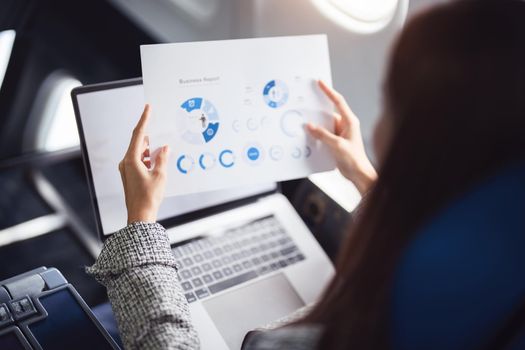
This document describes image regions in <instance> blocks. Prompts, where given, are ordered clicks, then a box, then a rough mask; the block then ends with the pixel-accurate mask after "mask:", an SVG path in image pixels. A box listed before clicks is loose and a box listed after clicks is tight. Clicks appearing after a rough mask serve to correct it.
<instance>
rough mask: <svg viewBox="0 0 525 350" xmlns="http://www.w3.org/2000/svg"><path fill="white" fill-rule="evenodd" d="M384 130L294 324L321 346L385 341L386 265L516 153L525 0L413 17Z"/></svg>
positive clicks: (450, 7) (523, 87)
mask: <svg viewBox="0 0 525 350" xmlns="http://www.w3.org/2000/svg"><path fill="white" fill-rule="evenodd" d="M385 100H386V115H387V118H392V124H393V125H394V129H395V131H394V135H393V137H392V141H391V144H390V147H389V150H388V152H387V154H386V156H385V157H384V159H383V160H382V162H381V164H380V167H379V179H378V181H377V183H376V184H375V186H374V188H373V189H372V190H371V191H370V192H369V194H368V196H367V197H366V198H365V200H364V203H363V205H362V208H361V210H360V212H359V213H358V216H357V220H356V222H355V223H354V225H353V227H352V228H351V232H350V234H349V236H348V239H347V240H346V241H345V243H344V245H343V247H342V249H341V252H340V255H339V259H338V261H337V264H336V270H337V274H336V277H335V278H334V280H333V281H332V282H331V284H330V285H329V286H328V288H327V290H326V292H325V295H324V296H323V298H322V299H321V300H320V302H319V304H318V305H317V306H316V307H315V309H314V310H313V312H312V313H311V314H310V315H309V316H308V317H307V318H306V319H305V320H304V321H303V322H314V323H319V324H322V325H324V327H325V333H324V335H323V337H322V339H321V342H320V344H319V348H320V349H377V348H385V347H388V345H389V339H388V326H389V325H388V319H389V307H388V306H389V305H388V297H389V293H390V290H391V287H392V283H393V276H394V273H395V269H396V264H397V262H398V260H399V258H400V256H401V255H402V253H403V250H404V249H405V248H406V247H407V245H408V243H409V242H410V240H411V239H412V238H413V237H414V235H415V234H416V232H417V230H418V228H419V227H420V226H421V225H422V224H424V223H425V222H426V221H428V220H430V219H431V217H432V215H433V214H434V213H436V211H437V210H439V209H440V208H442V207H444V206H445V205H446V204H447V203H448V202H450V201H451V200H452V199H453V198H455V197H457V196H460V195H461V194H462V193H463V192H465V191H467V190H468V189H469V188H470V187H472V186H474V185H475V184H476V183H478V182H480V181H481V180H482V179H484V178H485V177H488V176H489V175H491V174H493V173H495V172H497V171H498V169H500V168H501V167H503V166H504V165H506V164H509V163H510V162H513V161H517V160H523V159H525V3H523V2H521V1H501V0H500V1H459V2H454V3H448V4H445V5H440V6H438V7H434V8H432V9H430V10H428V11H427V12H425V13H422V14H420V15H419V16H417V17H415V18H414V19H412V20H411V21H410V22H409V23H408V24H407V26H406V27H405V29H404V30H403V32H402V33H401V35H400V37H399V38H398V40H397V42H396V43H395V46H394V48H393V52H392V55H391V58H390V62H389V69H388V72H387V76H386V80H385Z"/></svg>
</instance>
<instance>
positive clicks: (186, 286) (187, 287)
mask: <svg viewBox="0 0 525 350" xmlns="http://www.w3.org/2000/svg"><path fill="white" fill-rule="evenodd" d="M182 289H184V291H188V290H191V289H193V286H192V285H191V283H190V282H182Z"/></svg>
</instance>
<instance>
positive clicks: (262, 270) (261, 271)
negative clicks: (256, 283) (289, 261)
mask: <svg viewBox="0 0 525 350" xmlns="http://www.w3.org/2000/svg"><path fill="white" fill-rule="evenodd" d="M257 272H258V273H259V275H264V274H267V273H268V272H270V269H269V268H268V266H264V265H263V266H261V267H259V269H258V270H257Z"/></svg>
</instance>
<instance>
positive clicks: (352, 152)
mask: <svg viewBox="0 0 525 350" xmlns="http://www.w3.org/2000/svg"><path fill="white" fill-rule="evenodd" d="M319 87H320V88H321V90H322V91H323V92H324V93H325V94H326V96H328V98H329V99H330V100H331V101H332V102H333V103H334V105H335V107H336V109H337V113H334V115H333V118H334V123H335V129H334V131H335V132H333V133H332V132H331V131H329V130H327V129H326V128H324V127H322V126H319V125H314V124H312V123H308V124H307V129H308V131H309V132H310V134H311V135H312V136H313V137H314V138H315V139H318V140H320V141H321V142H323V143H324V144H326V145H327V146H328V147H329V149H330V151H331V153H332V155H333V156H334V157H335V160H336V162H337V167H338V169H339V171H340V172H341V174H343V176H344V177H346V178H347V179H348V180H350V181H352V182H353V183H354V185H355V186H356V187H357V189H358V190H359V192H360V193H361V195H364V194H365V193H366V192H367V191H368V190H369V189H370V186H371V185H372V184H373V183H374V182H375V181H376V179H377V173H376V170H375V169H374V167H373V165H372V163H371V162H370V160H369V159H368V156H367V155H366V152H365V146H364V144H363V137H362V136H361V129H360V125H359V119H357V117H356V115H355V114H354V113H353V112H352V110H351V109H350V107H349V106H348V104H347V103H346V101H345V99H344V97H343V96H342V95H341V94H340V93H338V92H337V91H335V90H334V89H332V88H331V87H329V86H328V85H326V84H325V83H324V82H323V81H319Z"/></svg>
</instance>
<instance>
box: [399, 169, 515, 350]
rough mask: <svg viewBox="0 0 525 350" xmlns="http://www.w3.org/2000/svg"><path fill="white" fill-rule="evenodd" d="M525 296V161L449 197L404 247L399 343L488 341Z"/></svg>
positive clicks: (425, 345) (431, 345)
mask: <svg viewBox="0 0 525 350" xmlns="http://www.w3.org/2000/svg"><path fill="white" fill-rule="evenodd" d="M524 301H525V163H521V164H517V165H514V166H512V167H510V168H508V169H505V170H504V171H503V172H501V173H500V174H498V175H497V176H495V177H493V178H491V179H489V180H488V181H486V182H485V183H483V184H481V185H479V186H478V187H477V188H475V189H474V190H472V191H470V192H469V193H468V194H466V195H465V196H463V197H462V198H460V199H459V200H457V201H455V202H454V203H452V204H451V205H450V206H449V207H448V208H446V209H445V210H444V211H442V212H441V213H440V214H439V215H437V216H436V217H435V218H434V219H433V220H432V221H431V222H430V223H429V224H428V225H426V226H425V227H424V228H423V229H422V230H421V231H420V232H419V234H418V235H417V236H416V238H415V239H414V240H413V241H412V242H411V244H410V245H409V247H408V248H407V250H406V252H405V254H404V255H403V258H402V260H401V262H400V264H399V266H398V270H397V272H396V277H395V284H394V289H393V294H392V304H391V305H392V310H391V311H392V313H391V315H392V327H391V330H392V334H391V339H392V342H393V344H394V347H395V348H396V349H427V350H428V349H449V350H453V349H472V348H480V347H481V348H482V347H484V346H485V344H487V343H490V342H491V340H492V339H493V338H494V337H495V336H496V335H497V332H498V331H499V330H500V329H501V327H502V326H503V325H504V324H505V322H506V320H507V319H508V318H509V317H510V316H511V315H512V314H513V310H515V309H516V308H518V307H520V305H522V304H523V302H524Z"/></svg>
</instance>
